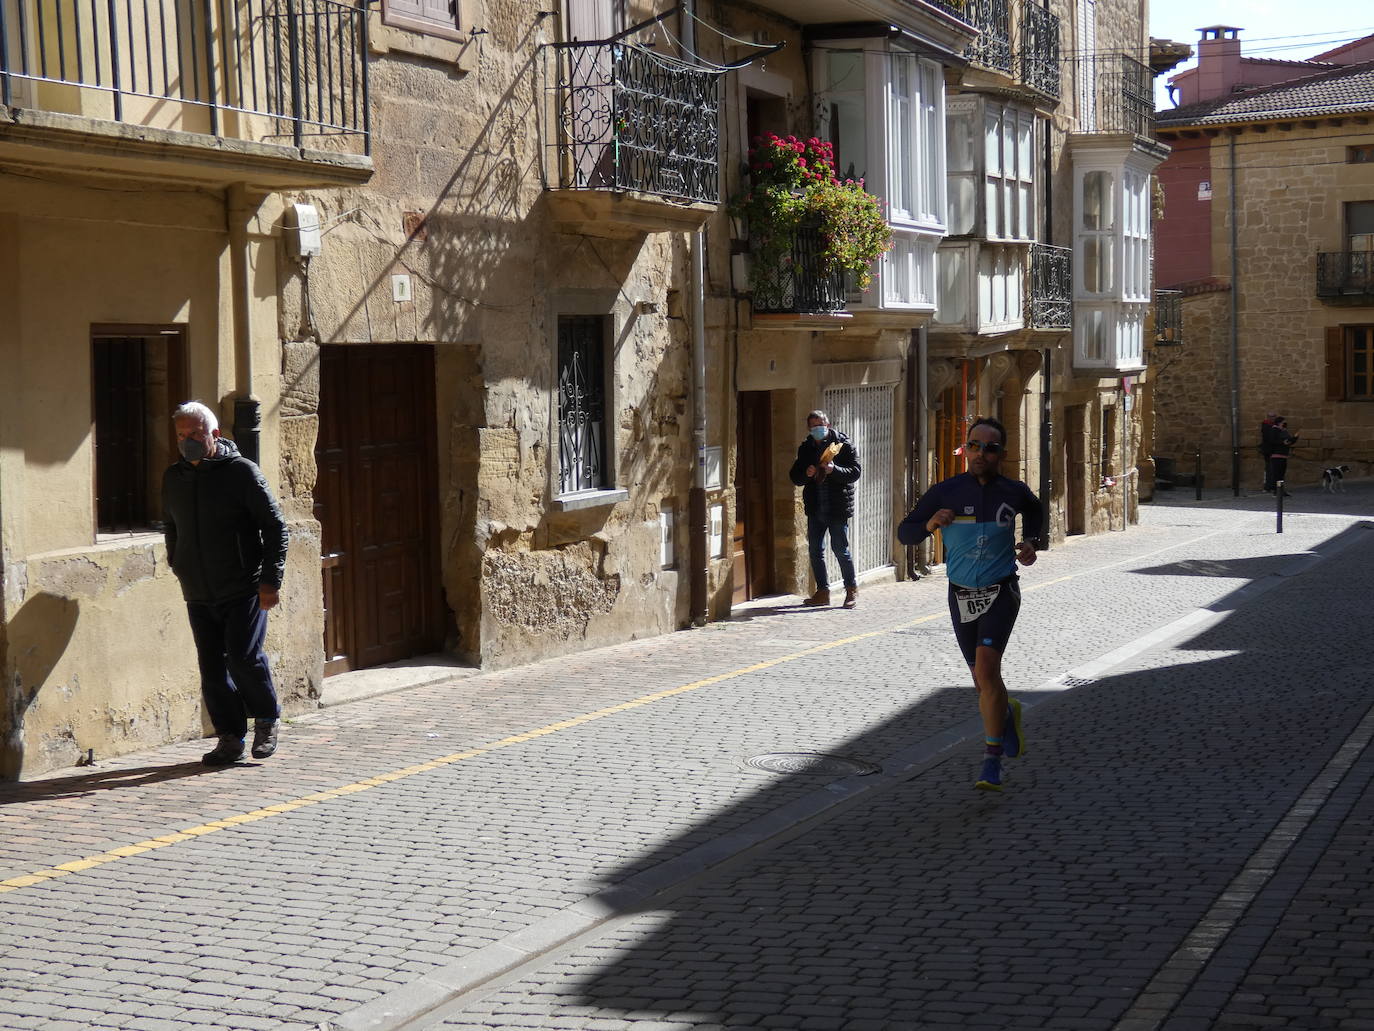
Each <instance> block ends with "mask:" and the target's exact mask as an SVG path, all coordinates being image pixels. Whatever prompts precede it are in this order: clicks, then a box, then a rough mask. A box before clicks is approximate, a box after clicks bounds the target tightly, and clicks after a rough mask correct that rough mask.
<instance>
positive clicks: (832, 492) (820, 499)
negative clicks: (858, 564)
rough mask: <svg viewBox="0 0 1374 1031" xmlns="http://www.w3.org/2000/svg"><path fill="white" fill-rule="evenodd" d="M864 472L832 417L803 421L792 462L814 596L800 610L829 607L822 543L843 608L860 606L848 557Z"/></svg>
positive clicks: (818, 415) (819, 413)
mask: <svg viewBox="0 0 1374 1031" xmlns="http://www.w3.org/2000/svg"><path fill="white" fill-rule="evenodd" d="M861 471H862V470H861V469H860V468H859V456H858V453H857V452H855V450H854V445H853V444H852V443H851V442H850V440H849V438H848V437H846V436H845V435H844V434H843V433H840V432H839V431H838V430H836V429H834V428H833V427H831V425H830V417H829V416H827V415H826V414H825V413H824V412H822V411H819V410H817V411H814V412H812V413H811V414H810V415H808V416H807V417H806V439H805V440H803V441H802V442H801V447H799V448H797V460H796V461H795V462H793V463H792V472H791V477H792V482H793V483H794V484H796V485H797V486H798V487H800V488H801V489H802V507H803V508H805V509H806V545H807V550H808V551H809V552H810V554H811V574H812V576H814V577H815V579H816V593H815V594H813V595H811V597H809V598H807V599H806V600H805V601H803V602H802V604H803V605H829V604H830V574H829V573H828V572H827V571H826V568H825V538H826V535H827V534H829V535H830V545H831V547H833V548H834V549H835V559H836V561H838V562H839V564H840V573H841V575H842V576H843V577H844V607H845V608H847V609H852V608H853V607H854V606H855V605H857V604H858V600H859V582H858V580H857V579H856V578H855V576H854V559H853V557H852V556H851V555H850V553H849V520H850V518H851V517H852V516H853V515H854V482H855V481H856V480H857V479H858V478H859V474H860V472H861Z"/></svg>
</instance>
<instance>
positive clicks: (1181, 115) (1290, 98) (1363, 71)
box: [1156, 61, 1374, 129]
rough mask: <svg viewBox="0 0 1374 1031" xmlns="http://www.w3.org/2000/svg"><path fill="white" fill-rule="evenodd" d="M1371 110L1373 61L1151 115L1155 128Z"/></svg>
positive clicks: (1373, 98) (1373, 103) (1373, 74)
mask: <svg viewBox="0 0 1374 1031" xmlns="http://www.w3.org/2000/svg"><path fill="white" fill-rule="evenodd" d="M1356 111H1374V61H1365V62H1363V63H1361V64H1352V65H1348V66H1342V67H1337V68H1333V69H1330V70H1327V71H1322V72H1318V73H1316V74H1315V75H1307V76H1303V77H1301V78H1296V79H1289V80H1287V81H1286V82H1278V83H1274V84H1273V85H1269V86H1256V87H1254V88H1253V89H1247V90H1245V91H1244V92H1242V93H1234V94H1230V95H1228V96H1224V97H1213V98H1212V99H1211V100H1203V101H1200V102H1198V103H1196V104H1187V105H1185V106H1184V107H1175V108H1166V109H1165V110H1163V111H1159V112H1156V124H1157V126H1158V127H1159V128H1161V129H1165V128H1171V127H1179V126H1185V125H1224V124H1226V123H1228V122H1254V121H1268V120H1277V119H1284V118H1316V117H1320V116H1323V115H1333V114H1346V113H1351V112H1356Z"/></svg>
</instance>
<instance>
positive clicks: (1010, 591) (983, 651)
mask: <svg viewBox="0 0 1374 1031" xmlns="http://www.w3.org/2000/svg"><path fill="white" fill-rule="evenodd" d="M1006 449H1007V431H1006V430H1005V429H1004V428H1003V426H1002V424H1001V423H1000V422H998V421H997V420H996V419H986V418H984V419H979V420H977V421H976V422H975V423H974V424H973V425H972V426H971V427H970V428H969V435H968V443H966V444H965V445H964V453H965V454H966V455H968V456H969V460H968V465H969V471H968V472H966V473H961V474H959V475H958V476H951V477H950V478H949V479H947V480H942V481H941V482H939V483H937V484H936V485H935V486H933V487H931V488H930V490H928V491H926V493H925V494H924V495H923V496H922V497H921V500H920V502H919V503H918V504H917V505H916V507H915V509H913V510H912V512H911V514H910V515H908V516H907V517H906V518H905V519H903V520H902V522H901V525H900V526H898V527H897V539H898V540H900V541H901V542H902V543H903V544H920V543H921V541H923V540H925V539H926V538H927V537H929V536H931V535H932V534H933V533H934V532H935V531H936V530H939V529H943V530H944V536H945V569H946V571H947V573H948V577H949V613H950V618H951V619H952V620H953V621H954V636H955V638H956V639H957V640H958V641H959V648H960V650H961V651H962V652H963V653H964V661H965V662H967V663H968V667H969V671H970V672H971V673H972V674H973V686H974V687H975V688H977V689H978V711H979V713H980V714H981V715H982V717H983V733H984V734H985V735H986V742H987V751H986V754H985V756H984V758H983V769H982V771H981V772H980V774H979V776H978V780H977V781H976V782H975V783H974V785H973V786H974V787H976V788H981V789H982V790H984V791H1001V790H1002V757H1003V756H1006V757H1007V758H1009V759H1015V758H1016V757H1017V756H1020V755H1025V754H1026V739H1025V735H1024V733H1023V732H1022V726H1021V703H1020V702H1018V701H1017V700H1016V699H1015V698H1008V697H1007V685H1006V684H1005V683H1003V681H1002V653H1003V652H1004V651H1005V650H1006V647H1007V640H1008V638H1010V637H1011V630H1012V627H1013V626H1015V625H1016V615H1017V613H1018V612H1019V611H1020V610H1021V588H1020V584H1019V582H1018V579H1017V576H1016V563H1017V562H1020V563H1021V564H1022V565H1026V566H1029V565H1033V564H1034V563H1035V552H1036V549H1037V548H1039V547H1042V546H1043V542H1042V540H1041V534H1042V533H1043V532H1044V527H1045V513H1044V509H1043V508H1042V506H1041V504H1040V499H1039V498H1037V497H1036V496H1035V495H1034V494H1033V493H1032V492H1031V489H1030V488H1029V487H1027V486H1026V485H1025V484H1024V483H1022V482H1021V481H1020V480H1009V479H1007V477H1005V476H1003V475H1001V473H999V472H998V469H999V468H1000V467H1001V464H1002V456H1003V455H1004V454H1005V453H1006ZM1018 514H1019V515H1020V516H1021V529H1022V538H1021V540H1020V542H1019V543H1018V542H1017V541H1016V516H1017V515H1018Z"/></svg>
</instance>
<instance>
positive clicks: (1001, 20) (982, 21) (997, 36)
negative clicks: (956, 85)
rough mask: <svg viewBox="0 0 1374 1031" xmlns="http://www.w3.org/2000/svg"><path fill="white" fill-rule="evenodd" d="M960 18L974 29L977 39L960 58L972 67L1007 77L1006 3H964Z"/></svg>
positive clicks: (982, 0)
mask: <svg viewBox="0 0 1374 1031" xmlns="http://www.w3.org/2000/svg"><path fill="white" fill-rule="evenodd" d="M962 17H963V18H964V20H966V21H968V22H969V23H970V24H972V25H973V26H974V28H976V29H977V30H978V38H977V39H975V40H974V41H973V42H972V43H970V44H969V45H968V49H967V50H965V51H964V56H965V57H967V58H968V59H969V60H970V61H972V62H973V63H974V64H980V65H982V66H983V67H984V68H990V69H992V70H993V71H997V72H1003V73H1005V74H1007V75H1010V74H1011V68H1012V60H1011V5H1010V0H968V2H967V3H966V4H965V5H964V14H963V15H962Z"/></svg>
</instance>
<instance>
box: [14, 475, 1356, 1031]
mask: <svg viewBox="0 0 1374 1031" xmlns="http://www.w3.org/2000/svg"><path fill="white" fill-rule="evenodd" d="M1176 493H1177V492H1176ZM1191 498H1192V495H1191V492H1187V494H1186V497H1178V498H1173V497H1170V496H1168V495H1162V496H1161V500H1160V501H1159V502H1158V503H1156V504H1152V505H1147V506H1144V507H1143V509H1142V513H1141V524H1140V525H1139V526H1138V527H1132V528H1131V530H1130V531H1129V532H1125V533H1120V532H1118V533H1110V534H1103V535H1100V536H1095V537H1083V538H1075V539H1072V540H1071V541H1070V542H1068V543H1066V544H1064V545H1062V546H1057V547H1055V548H1054V549H1052V550H1051V551H1049V552H1047V553H1045V554H1043V555H1042V556H1041V557H1040V560H1039V562H1037V564H1036V565H1035V566H1034V567H1032V568H1030V569H1028V570H1025V571H1023V574H1022V586H1023V590H1024V592H1025V601H1024V605H1023V608H1022V612H1021V618H1020V622H1019V623H1018V626H1017V630H1016V633H1015V634H1014V635H1013V638H1012V642H1011V645H1010V648H1009V651H1008V654H1007V657H1006V663H1005V673H1006V679H1007V682H1008V685H1009V687H1010V688H1011V690H1012V693H1013V694H1015V695H1017V696H1018V697H1020V698H1021V699H1022V700H1023V702H1024V703H1025V705H1026V707H1027V716H1026V729H1027V738H1028V748H1027V755H1026V756H1025V757H1024V758H1022V759H1020V760H1017V761H1016V762H1015V763H1013V764H1011V766H1012V772H1011V774H1010V777H1009V781H1008V785H1007V789H1006V791H1005V792H1003V793H1001V794H988V793H983V792H975V791H974V790H972V783H973V779H974V776H975V773H976V770H977V763H978V759H979V757H980V755H981V730H980V724H979V722H978V720H977V711H976V705H975V701H974V695H973V692H972V690H971V688H970V687H969V685H968V682H967V681H968V674H967V670H966V669H965V668H964V667H963V666H962V663H961V660H960V659H959V655H958V651H957V648H956V647H955V645H954V641H953V637H952V635H951V634H950V632H949V627H948V610H947V608H946V596H945V584H944V581H943V579H942V578H941V577H940V576H938V575H937V576H931V577H928V578H925V579H923V580H921V581H919V582H915V583H901V584H895V583H894V584H881V585H875V586H869V587H865V588H864V589H863V590H862V592H861V596H860V605H859V607H858V608H857V609H855V610H854V611H843V610H840V609H839V608H838V607H836V608H833V609H829V610H824V611H815V610H808V609H802V608H800V607H799V606H798V599H796V598H781V599H768V600H767V601H765V602H759V603H754V604H752V605H750V606H746V607H743V608H740V609H738V610H737V611H736V617H735V618H734V619H732V620H731V621H729V622H725V623H719V624H713V625H711V626H709V627H707V628H705V629H703V630H699V631H686V632H679V633H675V634H671V635H667V636H664V637H658V638H653V639H649V640H643V641H637V642H632V643H629V644H625V645H621V646H617V647H614V648H607V649H601V650H598V651H595V652H587V653H583V654H580V655H576V656H573V657H570V658H565V659H560V660H556V661H550V662H545V663H540V664H536V665H532V666H526V667H521V668H517V669H511V670H505V671H500V672H493V673H477V674H474V675H469V676H466V677H463V678H459V679H454V680H452V681H449V682H445V683H439V684H431V685H427V686H422V687H416V688H412V689H409V690H405V691H401V692H397V693H394V694H389V695H385V696H380V697H376V698H372V699H369V700H365V701H360V702H355V703H351V704H348V705H342V706H338V707H335V708H330V709H324V710H320V711H318V712H315V713H311V714H309V715H308V716H305V717H301V718H297V719H295V720H293V721H291V723H290V725H289V726H285V727H284V728H283V733H282V746H281V750H280V751H279V753H278V755H277V756H276V757H274V758H272V759H270V760H267V761H263V762H256V761H254V762H249V763H244V764H240V765H238V766H235V767H231V768H228V769H220V770H209V769H206V768H204V767H202V766H201V765H200V763H199V756H200V754H201V753H202V752H203V751H204V750H205V748H206V742H202V741H194V742H185V743H181V744H177V745H173V746H169V747H166V748H162V749H158V750H156V751H152V752H145V753H140V754H137V755H131V756H125V757H123V758H122V759H119V760H109V761H101V762H98V764H97V765H96V766H95V767H93V768H82V769H71V770H65V771H60V772H58V773H54V774H51V775H48V776H44V777H42V778H40V779H36V780H32V781H28V782H25V783H22V784H7V785H0V956H3V957H4V958H3V962H2V963H0V1028H3V1029H5V1031H10V1029H14V1031H19V1029H25V1031H29V1029H33V1031H77V1029H83V1031H84V1029H105V1028H119V1029H131V1031H193V1029H209V1028H217V1029H245V1031H247V1029H264V1031H265V1029H294V1031H305V1029H317V1028H321V1027H323V1028H326V1029H337V1031H344V1029H347V1031H363V1029H377V1031H383V1029H386V1031H391V1029H396V1031H400V1029H402V1028H406V1029H415V1031H418V1029H421V1028H429V1029H437V1028H443V1029H448V1031H458V1029H510V1031H515V1029H522V1031H523V1029H532V1028H560V1029H587V1031H667V1029H674V1031H676V1029H681V1031H687V1029H696V1031H704V1029H710V1028H720V1027H759V1028H782V1029H793V1028H795V1029H808V1031H809V1029H820V1031H828V1029H854V1031H861V1029H869V1028H874V1029H878V1028H886V1029H893V1031H898V1029H926V1028H930V1029H937V1028H950V1029H953V1028H974V1027H998V1028H1002V1027H1012V1026H1015V1027H1027V1028H1047V1029H1054V1031H1060V1029H1063V1031H1069V1029H1103V1031H1145V1029H1152V1028H1160V1029H1164V1031H1190V1029H1207V1028H1221V1029H1241V1028H1246V1029H1249V1028H1261V1027H1291V1028H1304V1029H1307V1028H1339V1029H1358V1028H1374V987H1371V986H1374V904H1372V903H1371V902H1370V899H1371V898H1374V829H1371V828H1374V794H1372V793H1371V790H1370V783H1371V779H1372V778H1374V748H1371V747H1370V741H1371V737H1374V708H1371V705H1372V704H1374V672H1371V669H1370V666H1369V662H1368V656H1367V643H1368V641H1369V639H1370V614H1369V609H1370V598H1371V597H1374V523H1371V522H1369V520H1370V519H1372V518H1374V483H1367V482H1366V483H1353V484H1351V485H1350V486H1349V488H1348V490H1347V491H1346V492H1345V493H1343V494H1337V495H1327V494H1322V493H1320V492H1318V491H1316V490H1308V489H1304V490H1299V491H1296V492H1295V495H1294V496H1293V497H1292V498H1290V499H1289V501H1288V508H1287V511H1286V513H1285V522H1284V531H1285V532H1284V533H1282V534H1276V533H1275V532H1274V513H1273V511H1272V508H1271V506H1272V500H1271V499H1268V498H1266V497H1259V498H1242V499H1235V500H1233V499H1231V498H1229V496H1218V495H1213V496H1212V499H1211V500H1208V501H1204V502H1203V503H1194V502H1193V501H1192V500H1191ZM798 752H800V753H823V754H826V755H832V756H839V757H845V758H849V759H852V760H856V761H858V762H860V763H864V764H872V766H874V767H877V769H876V771H874V772H857V773H853V774H846V773H844V772H843V771H840V772H837V773H831V774H826V775H822V774H819V773H813V772H794V773H774V772H768V771H767V770H764V769H759V768H756V767H754V766H751V765H748V763H747V760H750V759H751V758H755V757H759V756H763V755H767V754H770V753H798Z"/></svg>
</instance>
